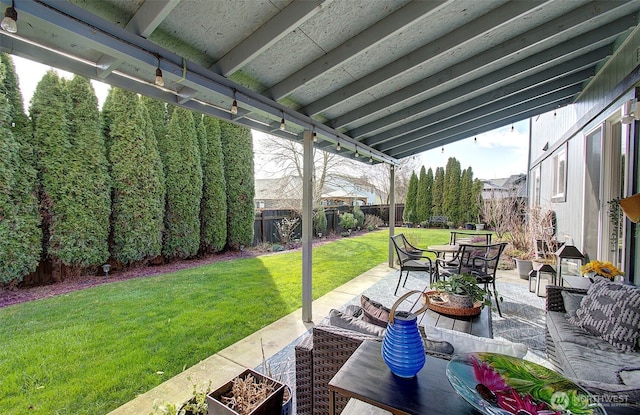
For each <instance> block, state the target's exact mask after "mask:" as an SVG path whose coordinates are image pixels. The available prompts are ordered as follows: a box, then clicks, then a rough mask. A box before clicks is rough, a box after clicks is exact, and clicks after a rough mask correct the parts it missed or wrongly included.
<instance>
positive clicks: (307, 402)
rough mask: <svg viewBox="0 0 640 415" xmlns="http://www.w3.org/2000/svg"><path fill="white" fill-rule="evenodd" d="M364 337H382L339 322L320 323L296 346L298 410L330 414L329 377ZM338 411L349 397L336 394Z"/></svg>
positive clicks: (313, 414) (305, 413) (302, 414)
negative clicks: (323, 324)
mask: <svg viewBox="0 0 640 415" xmlns="http://www.w3.org/2000/svg"><path fill="white" fill-rule="evenodd" d="M364 340H379V341H382V339H381V338H379V337H375V336H371V335H367V334H362V333H358V332H356V331H353V330H348V329H343V328H340V327H335V326H317V327H314V328H313V330H312V335H309V336H307V337H305V338H304V339H303V340H302V341H301V342H300V344H298V345H297V346H296V347H295V355H296V408H297V409H296V413H297V414H298V415H328V414H329V389H328V384H329V381H330V380H331V379H332V378H333V376H334V375H335V374H336V373H338V370H340V368H341V367H342V365H344V363H345V362H346V361H347V360H348V359H349V357H350V356H351V355H352V354H353V352H355V351H356V349H357V348H358V346H360V344H361V343H362V342H363V341H364ZM336 398H337V399H336V414H339V413H340V412H342V409H344V407H345V405H346V404H347V402H348V401H349V399H348V398H345V397H342V396H339V395H338V396H337V397H336Z"/></svg>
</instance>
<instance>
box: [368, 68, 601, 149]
mask: <svg viewBox="0 0 640 415" xmlns="http://www.w3.org/2000/svg"><path fill="white" fill-rule="evenodd" d="M594 75H595V69H594V68H590V69H584V70H582V71H580V72H576V73H573V74H570V75H568V76H566V77H562V78H557V79H555V80H551V81H549V82H546V83H544V84H541V85H540V84H539V83H538V82H535V83H533V84H532V83H531V82H530V81H529V79H525V80H522V81H519V82H514V83H513V84H511V85H508V86H507V87H503V88H500V89H499V90H497V91H492V92H490V93H487V94H483V95H480V96H478V97H476V98H473V99H470V100H467V101H464V102H461V103H460V104H458V105H455V106H453V107H449V108H447V109H445V110H443V111H439V112H436V113H434V114H430V115H428V116H426V117H423V118H419V119H417V120H414V121H411V122H410V123H408V124H405V125H403V126H401V127H398V128H395V129H392V130H388V131H385V132H384V133H382V134H381V137H380V139H381V140H382V139H386V140H385V142H384V143H382V144H380V145H378V146H376V148H377V149H378V150H380V151H384V152H386V151H388V150H391V149H392V148H395V147H400V146H402V145H404V144H408V143H410V142H412V141H413V140H412V137H415V136H417V135H424V134H434V133H436V134H437V132H438V131H442V130H446V129H449V128H452V127H454V126H456V125H457V124H464V123H467V122H470V121H473V120H474V119H475V118H479V117H481V116H484V115H486V114H490V113H492V112H497V111H499V110H501V109H503V108H510V107H513V106H515V105H517V104H519V103H521V102H526V101H529V100H531V99H533V98H535V97H537V96H544V95H547V94H549V93H551V92H553V91H557V90H560V89H563V88H567V87H570V86H576V85H578V87H579V88H578V89H581V85H582V83H583V82H584V81H586V80H588V79H589V78H591V77H592V76H594ZM578 92H579V91H578ZM390 138H392V139H390Z"/></svg>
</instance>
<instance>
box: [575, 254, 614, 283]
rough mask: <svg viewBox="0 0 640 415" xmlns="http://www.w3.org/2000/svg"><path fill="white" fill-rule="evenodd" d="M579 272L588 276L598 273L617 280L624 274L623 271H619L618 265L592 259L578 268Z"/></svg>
mask: <svg viewBox="0 0 640 415" xmlns="http://www.w3.org/2000/svg"><path fill="white" fill-rule="evenodd" d="M580 273H581V274H582V275H584V276H587V277H590V276H594V275H600V276H602V277H605V278H607V279H609V280H611V281H614V280H616V281H618V280H619V279H620V278H616V277H622V275H624V272H622V271H620V269H618V267H616V266H615V265H613V264H612V263H611V262H602V261H598V260H596V259H594V260H593V261H589V262H588V263H587V264H585V265H583V266H582V267H581V268H580Z"/></svg>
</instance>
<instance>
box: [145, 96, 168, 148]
mask: <svg viewBox="0 0 640 415" xmlns="http://www.w3.org/2000/svg"><path fill="white" fill-rule="evenodd" d="M142 103H143V104H144V106H145V108H146V109H147V112H148V114H149V121H150V122H151V128H152V129H153V135H154V136H155V139H156V141H157V142H160V141H161V140H162V139H164V137H165V136H166V135H167V127H168V125H169V119H168V118H167V104H165V103H164V102H163V101H160V100H157V99H154V98H149V97H144V96H143V97H142Z"/></svg>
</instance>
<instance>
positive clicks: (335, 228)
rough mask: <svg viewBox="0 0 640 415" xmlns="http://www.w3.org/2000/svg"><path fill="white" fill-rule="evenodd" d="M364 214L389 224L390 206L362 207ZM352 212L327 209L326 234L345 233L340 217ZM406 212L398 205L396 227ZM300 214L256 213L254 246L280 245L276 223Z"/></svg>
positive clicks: (298, 234)
mask: <svg viewBox="0 0 640 415" xmlns="http://www.w3.org/2000/svg"><path fill="white" fill-rule="evenodd" d="M360 209H361V210H362V213H364V214H365V215H375V216H378V217H379V218H381V219H382V220H383V222H384V223H385V224H388V223H389V205H367V206H360ZM349 211H351V208H350V207H349V206H339V207H335V208H325V211H324V214H325V216H326V217H327V230H326V234H327V235H329V234H332V233H340V232H342V231H344V229H342V228H341V227H340V225H339V224H338V223H339V221H340V215H341V214H342V213H345V212H349ZM403 211H404V205H396V226H400V225H402V213H403ZM297 215H298V214H297V213H296V212H295V211H293V210H287V209H280V210H275V209H264V210H260V211H257V212H256V215H255V221H254V223H253V230H254V232H253V244H254V245H257V244H260V243H279V242H280V236H279V235H278V231H277V230H276V223H277V222H279V221H281V220H282V219H284V218H288V217H292V216H297ZM301 236H302V229H301V226H300V225H298V227H297V229H296V230H295V237H294V238H298V239H299V238H301Z"/></svg>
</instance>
